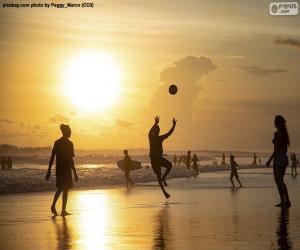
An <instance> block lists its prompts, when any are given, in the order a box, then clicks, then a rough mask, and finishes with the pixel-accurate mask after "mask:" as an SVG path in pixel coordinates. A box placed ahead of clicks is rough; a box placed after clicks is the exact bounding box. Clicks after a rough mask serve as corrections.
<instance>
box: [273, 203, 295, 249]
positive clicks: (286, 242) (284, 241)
mask: <svg viewBox="0 0 300 250" xmlns="http://www.w3.org/2000/svg"><path fill="white" fill-rule="evenodd" d="M288 229H289V210H287V209H281V211H280V216H278V229H277V230H276V236H277V244H278V247H279V249H292V243H291V242H290V239H289V231H288Z"/></svg>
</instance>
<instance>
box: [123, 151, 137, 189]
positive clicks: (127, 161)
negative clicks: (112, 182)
mask: <svg viewBox="0 0 300 250" xmlns="http://www.w3.org/2000/svg"><path fill="white" fill-rule="evenodd" d="M124 155H125V156H124V171H125V179H126V186H127V188H129V187H130V186H131V187H133V186H134V184H135V183H134V181H133V180H132V179H131V178H130V177H129V174H130V170H131V169H130V167H131V162H132V161H131V158H130V156H129V155H128V150H127V149H125V150H124Z"/></svg>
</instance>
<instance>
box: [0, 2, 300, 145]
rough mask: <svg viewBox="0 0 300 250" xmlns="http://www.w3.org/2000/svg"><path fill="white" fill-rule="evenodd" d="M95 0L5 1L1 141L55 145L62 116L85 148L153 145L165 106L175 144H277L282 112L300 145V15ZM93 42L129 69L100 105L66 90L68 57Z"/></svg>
mask: <svg viewBox="0 0 300 250" xmlns="http://www.w3.org/2000/svg"><path fill="white" fill-rule="evenodd" d="M94 3H95V7H94V8H93V9H82V8H79V9H72V8H68V9H54V8H51V9H41V8H39V9H1V10H0V32H1V36H0V59H1V60H0V64H1V67H0V75H1V85H0V86H1V89H0V93H1V99H0V107H1V109H0V143H8V144H15V145H18V146H49V145H52V143H53V141H54V140H55V139H56V138H57V137H59V136H60V131H59V124H60V123H62V122H63V123H69V124H70V125H71V128H72V133H73V134H72V140H73V142H74V143H75V146H76V147H77V148H83V149H84V148H86V149H108V148H116V149H122V148H146V147H147V146H148V139H147V132H148V130H149V128H150V127H151V125H152V123H153V117H154V115H160V116H161V131H162V132H164V131H167V130H168V129H169V128H170V126H171V119H172V117H173V116H174V117H176V118H177V119H178V126H177V128H176V131H175V132H174V135H173V136H172V137H171V138H170V139H169V140H168V141H167V142H166V145H165V148H166V149H187V148H190V149H239V150H256V151H258V150H271V148H272V144H271V140H272V136H273V132H274V127H273V117H274V115H276V114H282V115H283V116H285V117H286V119H287V121H288V127H289V132H290V136H291V142H292V145H291V148H292V150H300V132H299V127H300V117H299V110H300V72H299V67H300V29H299V23H300V16H293V17H282V16H279V17H278V16H277V17H276V16H269V14H268V4H269V1H238V2H237V1H200V0H199V1H198V0H197V1H196V0H186V1H178V0H177V1H126V0H118V1H114V0H110V1H98V0H97V1H95V2H94ZM86 52H89V53H90V52H91V53H95V55H98V54H103V55H109V58H111V59H110V60H111V62H113V64H114V65H116V67H117V69H118V72H119V73H120V82H119V94H118V97H117V98H114V99H113V100H112V102H111V103H110V105H109V106H107V107H105V108H103V109H102V110H100V111H97V112H87V111H85V110H83V109H81V108H80V107H78V106H76V105H74V103H73V102H72V101H71V99H70V96H69V95H68V94H66V93H65V92H64V86H65V84H66V79H65V78H66V77H65V76H66V74H67V73H66V72H67V68H68V66H67V65H68V63H70V62H72V60H76V59H74V58H78V55H80V54H84V53H86ZM83 66H86V64H85V65H83ZM84 73H85V72H83V74H84ZM108 75H109V74H108ZM110 75H115V74H114V73H111V74H110ZM87 79H88V77H87ZM87 81H88V80H87ZM171 83H176V84H177V85H178V87H179V92H178V94H177V95H175V96H170V95H169V94H168V85H169V84H171ZM70 91H72V90H70ZM99 98H100V99H101V98H102V99H103V98H104V96H103V95H102V96H101V93H100V92H99ZM82 101H83V102H85V99H83V100H82Z"/></svg>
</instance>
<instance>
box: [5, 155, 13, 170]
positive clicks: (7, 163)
mask: <svg viewBox="0 0 300 250" xmlns="http://www.w3.org/2000/svg"><path fill="white" fill-rule="evenodd" d="M6 167H7V169H11V168H12V158H11V156H8V157H7V159H6Z"/></svg>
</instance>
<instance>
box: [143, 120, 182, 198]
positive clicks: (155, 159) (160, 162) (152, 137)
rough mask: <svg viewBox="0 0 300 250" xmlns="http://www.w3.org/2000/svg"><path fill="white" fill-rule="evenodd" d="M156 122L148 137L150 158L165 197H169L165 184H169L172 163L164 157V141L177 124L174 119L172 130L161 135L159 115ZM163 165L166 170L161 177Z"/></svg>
mask: <svg viewBox="0 0 300 250" xmlns="http://www.w3.org/2000/svg"><path fill="white" fill-rule="evenodd" d="M154 120H155V123H154V125H153V126H152V128H151V129H150V131H149V134H148V137H149V143H150V154H149V156H150V160H151V166H152V169H153V171H154V173H155V174H156V176H157V180H158V183H159V186H160V188H161V190H162V191H163V193H164V195H165V197H166V198H167V199H168V198H169V197H170V195H169V194H168V193H167V192H166V190H165V188H164V185H165V186H167V185H168V184H167V182H166V177H167V175H168V174H169V172H170V171H171V169H172V163H171V162H170V161H168V160H167V159H166V158H164V157H163V147H162V143H163V141H164V140H165V139H167V138H168V137H169V136H170V135H171V134H172V133H173V131H174V129H175V126H176V122H177V121H176V120H175V118H174V119H173V126H172V128H171V129H170V131H169V132H168V133H166V134H164V135H159V132H160V128H159V126H158V123H159V117H158V116H156V117H155V118H154ZM161 167H164V168H166V171H165V173H164V175H163V177H161Z"/></svg>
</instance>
